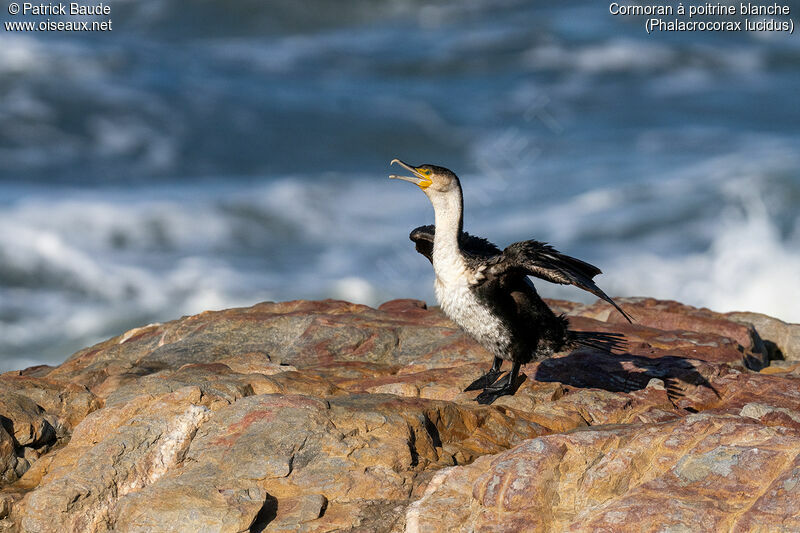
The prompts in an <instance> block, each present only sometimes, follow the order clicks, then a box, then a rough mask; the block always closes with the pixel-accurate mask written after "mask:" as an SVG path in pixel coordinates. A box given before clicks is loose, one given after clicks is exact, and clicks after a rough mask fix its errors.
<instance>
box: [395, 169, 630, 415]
mask: <svg viewBox="0 0 800 533" xmlns="http://www.w3.org/2000/svg"><path fill="white" fill-rule="evenodd" d="M393 162H398V163H399V164H400V165H402V166H403V167H405V168H406V169H408V170H410V171H411V172H412V173H414V175H415V176H414V177H410V176H390V177H394V178H399V179H403V180H406V181H410V182H412V183H415V184H416V185H418V186H419V187H420V188H421V189H422V190H423V191H424V192H425V194H426V195H427V196H428V198H429V199H430V201H431V203H432V204H433V207H434V213H435V215H436V226H435V227H434V226H421V227H419V228H416V229H415V230H414V231H412V232H411V235H410V238H411V240H412V241H413V242H414V244H415V246H416V249H417V251H418V252H419V253H420V254H422V255H424V256H425V257H427V258H428V260H429V261H430V262H431V264H432V265H433V267H434V271H435V273H436V282H435V289H436V298H437V300H438V301H439V303H440V304H441V306H442V310H443V311H444V312H445V314H447V315H448V316H449V317H450V318H451V319H452V320H453V321H454V322H456V323H457V324H458V325H459V326H461V327H462V328H463V329H464V330H465V331H466V332H467V333H468V334H470V335H471V336H472V337H473V338H475V339H476V340H477V341H478V342H479V343H480V344H481V345H483V346H484V347H485V348H486V349H487V350H489V351H490V352H492V354H493V355H494V362H493V364H492V368H491V369H490V370H489V371H488V372H487V373H486V374H485V375H483V376H481V377H480V378H478V379H477V380H475V382H473V383H472V384H471V385H469V386H468V387H467V388H466V389H465V390H479V389H483V392H482V393H481V394H479V395H478V398H477V400H478V402H480V403H492V402H493V401H494V400H496V399H497V398H498V397H500V396H503V395H505V394H513V393H514V392H515V390H516V385H517V383H516V382H517V377H518V374H519V370H520V366H521V365H522V364H525V363H528V362H530V361H534V360H539V359H543V358H546V357H549V356H551V355H552V354H554V353H556V352H558V351H561V350H563V349H565V348H568V347H575V346H586V347H590V348H593V349H598V350H603V351H607V352H612V351H614V350H619V349H621V348H623V347H624V344H625V343H624V340H623V337H622V336H621V335H618V334H614V333H600V332H577V331H571V330H570V329H569V322H568V321H567V319H566V317H564V316H556V315H555V314H554V313H553V311H552V310H551V309H550V308H549V307H548V306H547V304H545V302H544V301H543V300H542V299H541V298H540V297H539V294H538V293H537V292H536V289H535V288H534V286H533V283H532V282H531V281H530V279H529V278H528V276H534V277H537V278H540V279H543V280H546V281H549V282H551V283H558V284H562V285H575V286H576V287H579V288H581V289H583V290H585V291H588V292H590V293H592V294H594V295H596V296H598V297H599V298H601V299H603V300H604V301H606V302H608V303H609V304H611V305H613V306H614V307H615V308H616V309H617V310H618V311H619V312H620V313H622V315H623V316H624V317H625V318H626V319H627V320H628V321H631V317H630V316H629V315H628V314H627V313H626V312H625V311H623V310H622V309H621V308H620V307H619V306H618V305H617V304H616V303H614V301H613V300H612V299H611V298H609V297H608V295H607V294H606V293H605V292H603V291H602V290H601V289H600V288H599V287H598V286H597V285H596V284H595V283H594V281H593V278H594V277H595V276H597V275H598V274H600V273H601V272H600V269H599V268H597V267H595V266H593V265H590V264H589V263H586V262H584V261H581V260H580V259H575V258H574V257H570V256H567V255H564V254H562V253H560V252H558V251H557V250H555V249H554V248H552V247H551V246H549V245H547V244H544V243H541V242H538V241H534V240H529V241H522V242H517V243H514V244H512V245H510V246H508V247H507V248H506V249H505V250H502V251H501V250H500V249H499V248H498V247H497V246H495V245H494V244H492V243H491V242H489V241H488V240H486V239H482V238H480V237H475V236H472V235H470V234H468V233H466V232H464V231H463V229H462V224H463V201H462V195H461V184H460V182H459V180H458V178H457V177H456V175H455V174H453V173H452V172H451V171H450V170H448V169H446V168H443V167H437V166H434V165H422V166H420V167H412V166H410V165H407V164H405V163H403V162H400V161H397V160H395V161H393ZM503 360H510V361H511V362H512V368H511V372H509V373H508V374H507V375H506V376H503V377H500V375H501V371H500V369H501V366H502V363H503ZM498 378H499V379H498Z"/></svg>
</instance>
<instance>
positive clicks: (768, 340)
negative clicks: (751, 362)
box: [726, 313, 800, 361]
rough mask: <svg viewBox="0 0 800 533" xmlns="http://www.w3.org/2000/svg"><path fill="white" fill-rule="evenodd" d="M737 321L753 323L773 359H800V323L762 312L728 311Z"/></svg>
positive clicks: (728, 315) (730, 316) (731, 317)
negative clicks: (779, 318)
mask: <svg viewBox="0 0 800 533" xmlns="http://www.w3.org/2000/svg"><path fill="white" fill-rule="evenodd" d="M726 316H727V317H729V318H730V319H732V320H734V321H735V322H739V323H741V324H747V325H752V326H753V327H754V328H755V329H756V331H758V334H759V336H760V337H761V338H762V339H764V343H765V344H766V345H767V349H768V350H769V351H770V356H771V358H772V359H787V360H789V361H800V324H787V323H786V322H784V321H782V320H778V319H777V318H772V317H771V316H767V315H762V314H760V313H728V314H727V315H726Z"/></svg>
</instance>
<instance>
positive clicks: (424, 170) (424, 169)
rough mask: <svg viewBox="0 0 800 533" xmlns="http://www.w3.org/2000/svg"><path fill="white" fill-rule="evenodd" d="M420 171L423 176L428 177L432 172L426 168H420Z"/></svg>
mask: <svg viewBox="0 0 800 533" xmlns="http://www.w3.org/2000/svg"><path fill="white" fill-rule="evenodd" d="M420 172H422V175H423V176H425V177H426V178H430V177H431V174H433V172H431V171H430V170H428V169H427V168H423V169H422V170H420Z"/></svg>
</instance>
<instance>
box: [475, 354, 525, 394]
mask: <svg viewBox="0 0 800 533" xmlns="http://www.w3.org/2000/svg"><path fill="white" fill-rule="evenodd" d="M520 366H522V365H521V364H520V363H519V362H518V361H514V364H513V365H511V372H509V373H508V374H506V375H505V376H503V377H502V378H500V379H498V380H497V381H496V382H495V383H493V384H492V385H491V386H490V387H487V388H486V389H484V391H483V392H482V393H480V394H478V397H477V398H475V399H476V400H477V401H478V403H482V404H484V405H489V404H490V403H492V402H494V401H495V400H496V399H498V398H499V397H500V396H505V395H507V394H514V393H515V392H517V388H516V384H517V378H518V377H519V368H520Z"/></svg>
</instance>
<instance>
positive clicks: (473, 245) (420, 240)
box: [408, 226, 502, 263]
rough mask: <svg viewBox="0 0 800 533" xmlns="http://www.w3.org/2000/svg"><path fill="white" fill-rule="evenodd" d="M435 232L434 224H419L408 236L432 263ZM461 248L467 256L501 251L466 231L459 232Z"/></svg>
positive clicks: (489, 255) (483, 255) (482, 255)
mask: <svg viewBox="0 0 800 533" xmlns="http://www.w3.org/2000/svg"><path fill="white" fill-rule="evenodd" d="M435 234H436V228H435V227H434V226H420V227H418V228H416V229H415V230H414V231H412V232H411V234H410V235H409V236H408V238H409V239H411V240H412V241H414V245H415V246H416V248H417V251H418V252H419V253H421V254H422V255H424V256H425V257H427V258H428V261H430V262H431V263H433V236H434V235H435ZM461 249H462V250H463V251H464V252H465V253H466V254H467V255H469V256H474V257H487V258H488V257H493V256H499V255H500V254H501V253H502V252H501V251H500V248H498V247H497V246H495V245H494V244H492V243H491V242H489V241H488V240H486V239H482V238H480V237H475V236H473V235H470V234H469V233H467V232H466V231H462V232H461Z"/></svg>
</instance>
